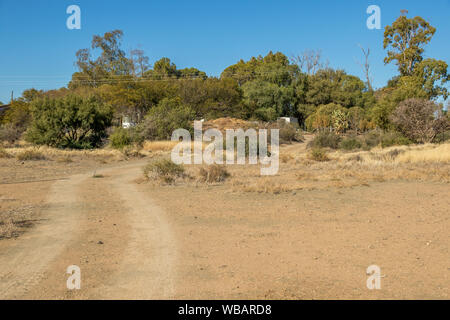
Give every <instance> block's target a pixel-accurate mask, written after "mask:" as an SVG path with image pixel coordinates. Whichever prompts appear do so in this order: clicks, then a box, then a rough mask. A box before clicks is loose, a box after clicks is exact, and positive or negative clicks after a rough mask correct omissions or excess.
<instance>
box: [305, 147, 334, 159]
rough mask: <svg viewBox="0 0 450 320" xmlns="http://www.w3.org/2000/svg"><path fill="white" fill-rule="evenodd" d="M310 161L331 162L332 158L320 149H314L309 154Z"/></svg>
mask: <svg viewBox="0 0 450 320" xmlns="http://www.w3.org/2000/svg"><path fill="white" fill-rule="evenodd" d="M309 159H311V160H314V161H319V162H324V161H329V160H330V158H328V156H327V153H326V152H325V151H324V150H323V149H320V148H314V149H312V150H311V152H310V153H309Z"/></svg>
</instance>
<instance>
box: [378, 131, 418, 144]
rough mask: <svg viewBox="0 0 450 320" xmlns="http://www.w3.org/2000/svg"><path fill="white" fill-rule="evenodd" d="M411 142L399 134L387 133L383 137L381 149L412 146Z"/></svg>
mask: <svg viewBox="0 0 450 320" xmlns="http://www.w3.org/2000/svg"><path fill="white" fill-rule="evenodd" d="M411 143H412V142H411V140H409V139H408V138H406V137H404V136H403V135H401V134H400V133H398V132H387V133H385V134H383V135H382V137H381V147H382V148H387V147H391V146H405V145H409V144H411Z"/></svg>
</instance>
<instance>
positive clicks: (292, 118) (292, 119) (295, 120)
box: [278, 117, 298, 125]
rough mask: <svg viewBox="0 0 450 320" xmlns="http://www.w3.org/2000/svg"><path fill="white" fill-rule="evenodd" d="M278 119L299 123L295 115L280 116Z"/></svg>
mask: <svg viewBox="0 0 450 320" xmlns="http://www.w3.org/2000/svg"><path fill="white" fill-rule="evenodd" d="M278 120H284V121H285V122H286V123H291V124H297V125H298V119H297V118H294V117H280V118H278Z"/></svg>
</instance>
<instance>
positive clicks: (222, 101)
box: [0, 12, 450, 147]
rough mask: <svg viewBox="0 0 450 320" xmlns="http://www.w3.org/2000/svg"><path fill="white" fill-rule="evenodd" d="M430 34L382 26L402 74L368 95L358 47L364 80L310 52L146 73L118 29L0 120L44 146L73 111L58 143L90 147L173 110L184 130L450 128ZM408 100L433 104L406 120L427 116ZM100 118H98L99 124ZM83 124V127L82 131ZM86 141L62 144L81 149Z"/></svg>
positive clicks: (424, 25)
mask: <svg viewBox="0 0 450 320" xmlns="http://www.w3.org/2000/svg"><path fill="white" fill-rule="evenodd" d="M435 32H436V28H434V27H433V26H431V25H430V24H429V23H428V22H427V21H425V20H424V19H423V18H421V17H414V18H408V17H407V16H406V14H405V13H404V12H403V13H402V15H401V16H400V17H399V18H397V20H395V21H394V22H393V23H392V25H390V26H387V27H386V28H385V32H384V41H383V48H384V49H386V50H387V56H386V58H385V59H384V62H385V64H388V63H395V64H396V65H397V67H398V72H399V73H398V75H396V76H395V77H394V78H392V79H391V80H390V81H389V82H388V84H387V85H386V86H385V87H383V88H380V89H377V90H375V89H374V88H373V86H372V85H371V81H370V79H371V78H370V61H369V53H370V50H369V49H367V50H365V49H364V48H362V47H361V49H362V51H363V54H364V57H365V63H364V65H362V67H363V71H364V73H365V80H366V81H363V80H361V79H360V78H359V77H357V76H354V75H349V74H347V73H346V72H345V71H344V70H341V69H333V68H330V67H329V66H328V62H324V61H323V59H322V57H321V53H320V51H313V50H307V51H305V52H303V53H302V54H301V55H298V56H295V57H291V58H289V57H287V56H286V55H285V54H283V53H281V52H276V53H273V52H269V53H268V54H267V55H266V56H261V55H260V56H257V57H252V58H251V59H250V60H248V61H244V60H240V61H238V62H237V63H236V64H234V65H231V66H229V67H227V68H226V69H225V70H224V71H223V72H222V74H221V75H220V77H208V76H207V74H206V73H205V72H203V71H201V70H198V69H196V68H184V69H178V68H177V66H176V65H175V64H174V63H173V62H172V61H171V60H170V59H169V58H166V57H163V58H161V59H160V60H158V61H156V62H155V63H154V64H153V65H152V66H151V65H150V64H149V58H148V57H147V56H145V52H144V51H143V50H140V49H135V50H132V51H131V52H130V54H129V55H128V56H127V54H126V53H125V51H123V50H122V49H121V39H122V37H123V32H122V31H121V30H113V31H110V32H106V33H105V34H104V35H102V36H100V35H95V36H94V37H93V39H92V42H91V46H90V48H86V49H80V50H78V51H77V52H76V62H75V65H76V66H77V68H78V71H77V72H75V73H74V74H73V75H72V79H71V81H70V82H69V84H68V86H67V88H60V89H56V90H50V91H45V92H44V91H42V90H36V89H29V90H25V91H24V92H23V94H22V97H20V98H18V99H16V100H15V101H14V102H13V106H12V107H11V108H10V110H8V111H7V112H6V113H5V114H4V115H3V116H2V118H1V119H0V120H1V122H2V123H3V125H2V126H3V127H4V126H9V127H10V129H11V128H15V129H17V132H18V134H21V133H23V132H25V131H26V130H27V129H28V136H35V137H37V138H34V139H33V138H32V139H31V140H32V141H34V142H36V143H45V141H43V140H42V139H38V137H39V136H40V135H44V136H46V135H47V134H48V131H49V129H48V128H47V129H46V125H45V123H46V122H47V123H53V127H55V125H54V124H55V123H56V122H58V121H59V120H61V119H57V120H58V121H56V120H55V119H52V117H64V112H59V111H58V110H57V111H55V110H53V109H58V108H59V109H64V110H65V112H66V113H67V112H68V113H70V112H69V111H68V110H69V109H70V110H72V109H73V110H78V111H77V112H72V114H73V115H74V118H73V119H68V124H65V125H69V126H72V127H73V126H75V127H76V128H77V129H76V130H75V131H73V130H71V129H73V128H70V129H68V128H67V127H64V126H65V125H63V124H62V123H63V122H64V121H59V122H58V123H60V124H61V126H62V127H61V129H60V130H62V131H63V132H62V136H65V137H67V135H69V133H68V132H71V133H70V134H72V135H76V136H77V137H79V136H80V135H79V134H78V132H79V131H80V130H83V132H84V131H86V133H84V134H82V136H83V138H86V139H87V140H88V141H91V140H92V141H94V140H95V141H96V143H94V144H91V146H97V145H98V142H99V140H100V137H103V136H104V134H103V133H101V134H98V133H97V132H96V130H100V131H105V130H106V127H108V126H110V125H111V124H112V123H113V119H114V118H117V117H121V116H127V117H130V118H131V119H132V120H133V121H135V122H137V123H140V122H145V121H147V122H150V123H151V122H152V121H154V122H155V120H152V117H156V116H157V114H156V113H157V112H155V111H156V110H159V111H160V112H165V113H167V114H170V115H171V119H175V118H176V114H178V113H179V114H180V116H181V117H183V121H184V122H183V123H188V122H189V121H187V122H186V121H185V120H187V119H191V120H193V119H201V118H205V119H215V118H219V117H235V118H241V119H246V120H258V121H266V122H270V121H274V120H276V119H277V118H278V117H282V116H289V117H296V118H298V119H299V123H300V125H301V126H302V127H303V128H304V129H306V130H310V131H314V130H324V129H332V130H335V131H336V132H338V133H340V132H345V131H347V130H352V131H355V132H357V133H358V132H364V131H367V130H370V129H374V128H380V129H382V130H399V131H401V130H403V129H402V128H405V127H407V126H405V125H402V124H401V123H399V122H398V121H400V120H399V119H403V120H404V121H405V119H410V118H411V117H419V118H420V117H422V118H424V119H425V118H426V119H428V121H432V120H433V119H434V120H435V118H436V117H438V118H440V119H441V120H440V123H441V125H440V128H441V129H442V128H444V129H443V130H448V113H447V111H446V110H445V108H444V106H443V105H442V104H437V103H436V101H438V100H439V99H443V100H446V99H447V98H448V90H447V87H446V85H447V82H448V81H449V80H450V75H449V74H448V73H447V69H448V65H447V63H446V62H445V61H442V60H436V59H433V58H426V59H425V58H424V47H425V45H427V44H428V43H429V42H430V41H431V39H432V37H433V35H434V34H435ZM408 99H419V100H416V101H415V102H414V103H410V104H408V105H412V106H417V103H418V102H417V101H423V103H422V104H425V103H428V102H430V101H431V102H432V103H433V106H434V107H431V106H430V105H429V104H427V105H426V106H425V107H420V108H419V107H416V108H413V110H412V111H413V113H414V112H416V111H417V112H418V111H420V112H422V113H424V112H428V114H421V115H420V116H419V115H414V114H412V113H411V110H409V109H408V108H405V107H404V105H405V104H403V108H402V109H401V110H403V112H410V113H411V114H410V115H409V118H408V117H406V118H405V117H402V116H401V115H399V114H398V112H397V111H398V110H397V109H398V108H399V106H400V105H401V103H402V102H404V101H406V100H408ZM67 105H69V106H70V107H69V109H67ZM99 110H101V112H100V113H99ZM105 110H108V111H105ZM407 110H409V111H407ZM430 110H432V111H430ZM174 111H176V112H174ZM83 112H84V114H83ZM430 112H431V114H430ZM77 113H80V114H77ZM75 114H77V115H76V116H75ZM99 114H101V115H102V116H101V117H99V116H98V115H99ZM83 117H85V119H83ZM186 117H187V118H186ZM97 118H101V125H99V123H97V120H98V119H97ZM42 119H44V120H42ZM45 119H47V120H45ZM96 119H97V120H96ZM442 119H444V120H445V121H442ZM52 121H53V122H52ZM55 121H56V122H55ZM86 121H87V122H88V124H89V125H86V124H83V122H86ZM174 121H175V122H176V119H175V120H174ZM38 123H39V125H38ZM442 123H444V125H442ZM446 123H447V125H446ZM51 126H52V125H48V127H51ZM96 126H97V127H96ZM81 128H83V129H81ZM38 129H39V130H38ZM30 132H31V133H30ZM54 135H55V134H50V135H49V136H54ZM0 138H1V137H0ZM89 139H91V140H89ZM44 140H45V139H44ZM419 140H420V139H419ZM419 140H418V141H419ZM83 143H84V142H83ZM83 143H78V142H77V143H67V144H66V145H68V146H72V147H73V146H78V145H80V146H84V145H85V144H83ZM87 145H89V143H88V144H87Z"/></svg>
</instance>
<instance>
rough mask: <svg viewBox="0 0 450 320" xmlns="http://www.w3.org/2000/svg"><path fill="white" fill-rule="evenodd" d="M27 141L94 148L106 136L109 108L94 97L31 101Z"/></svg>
mask: <svg viewBox="0 0 450 320" xmlns="http://www.w3.org/2000/svg"><path fill="white" fill-rule="evenodd" d="M31 113H32V115H33V120H32V122H31V126H30V128H29V129H28V131H27V132H26V138H27V140H28V141H30V142H32V143H35V144H45V145H49V146H52V147H58V148H77V149H79V148H94V147H98V146H99V145H100V144H101V143H102V139H103V138H105V137H106V128H107V127H109V126H110V124H111V120H112V109H111V108H110V107H108V106H106V105H104V104H103V103H102V102H100V101H99V100H98V99H97V98H95V97H89V98H83V97H80V96H76V95H68V96H66V97H63V98H55V99H49V98H45V99H39V100H35V101H34V102H33V103H32V107H31Z"/></svg>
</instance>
